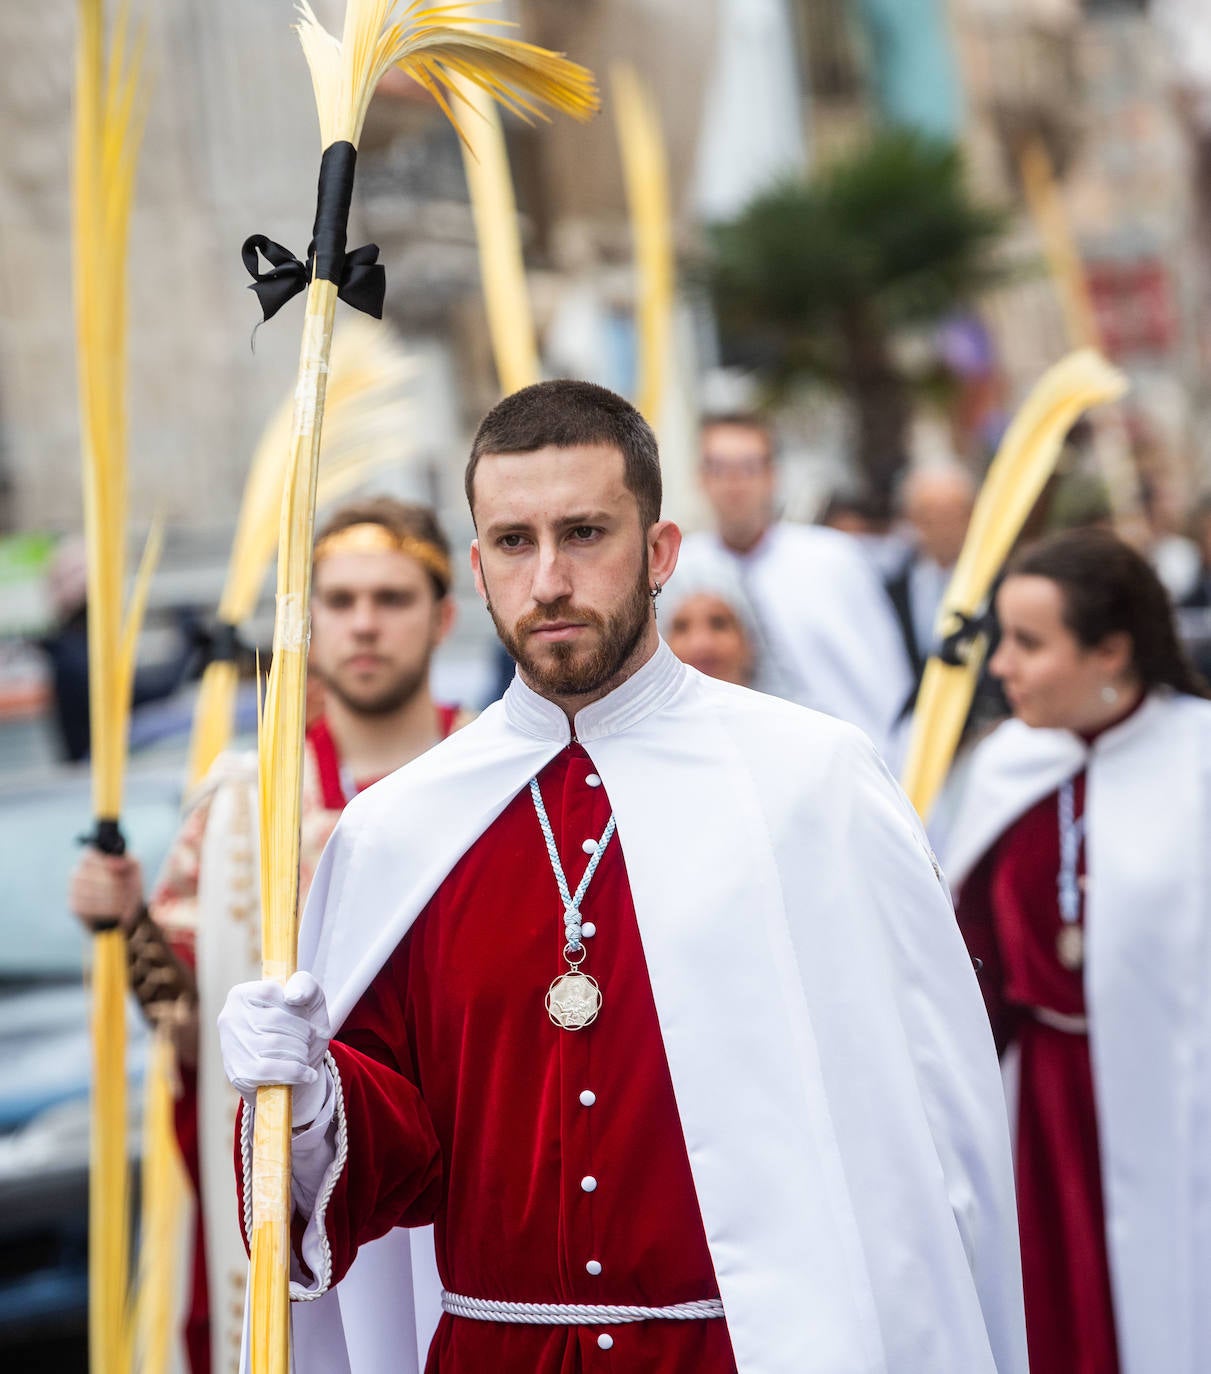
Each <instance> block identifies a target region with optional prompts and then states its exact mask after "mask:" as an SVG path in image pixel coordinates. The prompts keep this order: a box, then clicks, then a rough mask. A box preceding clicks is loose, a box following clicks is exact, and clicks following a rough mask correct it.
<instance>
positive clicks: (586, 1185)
mask: <svg viewBox="0 0 1211 1374" xmlns="http://www.w3.org/2000/svg"><path fill="white" fill-rule="evenodd" d="M580 1186H581V1189H582V1190H583V1191H584V1192H586V1193H592V1192H595V1191H596V1189H597V1180H596V1179H595V1178H594V1177H593V1175H592V1174H585V1176H584V1178H582V1179H581V1180H580Z"/></svg>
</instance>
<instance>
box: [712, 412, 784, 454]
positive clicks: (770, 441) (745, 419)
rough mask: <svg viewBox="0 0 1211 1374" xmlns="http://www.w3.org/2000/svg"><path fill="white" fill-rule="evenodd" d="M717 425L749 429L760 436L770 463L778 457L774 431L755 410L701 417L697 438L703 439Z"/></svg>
mask: <svg viewBox="0 0 1211 1374" xmlns="http://www.w3.org/2000/svg"><path fill="white" fill-rule="evenodd" d="M717 425H733V426H734V427H735V428H736V429H751V430H752V431H753V433H754V434H759V435H760V436H761V441H762V443H763V444H764V445H765V456H766V457H767V458H768V459H769V461H770V462H771V463H772V462H773V461H774V459H775V458H776V457H777V456H778V444H777V441H776V440H775V438H774V431H773V429H772V428H771V426H770V423H769V421H768V420H767V419H766V418H765V417H764V416H763V415H759V414H758V413H757V412H756V411H755V410H726V411H721V412H719V413H718V414H715V415H705V416H703V419H702V422H701V424H699V426H698V437H699V439H700V440H701V439H704V438H705V437H706V432H707V430H709V429H714V428H715V427H716V426H717Z"/></svg>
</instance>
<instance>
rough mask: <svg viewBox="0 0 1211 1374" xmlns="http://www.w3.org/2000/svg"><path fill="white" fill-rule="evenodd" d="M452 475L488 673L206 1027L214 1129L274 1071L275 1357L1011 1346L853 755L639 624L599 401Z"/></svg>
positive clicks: (554, 1360) (633, 476) (560, 1365)
mask: <svg viewBox="0 0 1211 1374" xmlns="http://www.w3.org/2000/svg"><path fill="white" fill-rule="evenodd" d="M466 488H467V496H468V499H469V501H470V504H471V511H472V515H473V517H474V520H475V526H476V532H477V538H476V540H475V542H474V544H473V545H472V549H471V561H472V567H473V569H474V572H475V577H476V582H477V585H478V587H479V590H480V593H481V595H482V596H483V598H484V600H485V602H486V603H487V605H488V608H489V610H490V611H491V614H492V618H493V620H494V622H495V624H496V627H497V631H498V633H499V634H500V637H501V639H502V640H503V641H504V643H505V644H506V646H507V647H508V649H509V651H510V652H511V653H512V654H513V655H514V657H515V658H516V660H517V663H518V673H517V676H516V678H515V679H514V681H513V683H512V685H511V686H510V688H509V690H508V692H507V693H506V695H505V697H504V699H503V700H502V701H500V702H498V703H496V704H494V705H493V706H491V707H490V708H489V709H488V710H487V711H485V712H484V714H483V715H482V716H480V717H479V719H478V720H477V721H476V722H474V723H473V724H471V725H469V726H468V727H467V729H465V730H463V731H461V732H460V733H459V734H458V735H456V736H454V737H452V738H451V739H449V740H447V741H445V742H444V743H443V744H441V745H439V746H438V747H437V748H436V749H434V750H431V751H430V752H429V753H428V754H426V755H424V756H423V757H422V758H420V759H417V760H416V761H415V762H414V763H412V764H410V765H408V767H406V768H404V769H402V770H401V771H400V772H399V773H397V774H395V775H394V776H393V777H392V778H390V779H389V780H387V781H385V782H384V783H382V784H380V785H379V786H378V787H376V788H374V789H372V790H371V791H370V792H368V793H367V794H365V795H364V796H362V797H359V798H357V799H355V800H354V801H353V802H352V803H351V804H350V805H349V807H348V808H346V811H345V813H344V815H343V816H342V818H341V821H340V823H339V824H338V826H337V828H336V831H335V832H334V835H333V838H332V840H331V841H330V843H329V845H328V848H327V849H326V851H325V853H324V856H323V858H322V860H321V862H320V866H319V869H318V870H317V872H316V877H315V881H314V883H313V885H312V889H311V896H310V900H309V902H308V906H307V909H306V912H305V915H304V918H303V925H302V931H301V937H300V968H301V969H302V970H306V971H305V972H300V973H297V974H296V975H295V976H294V977H293V978H292V979H291V980H290V981H289V982H288V983H287V984H286V986H285V987H284V988H283V987H281V986H280V985H278V984H277V983H273V982H266V981H262V982H254V983H251V984H248V985H246V986H243V987H239V988H236V989H234V990H233V991H232V993H231V995H230V997H229V998H228V1002H227V1006H226V1007H225V1008H224V1011H223V1014H222V1016H221V1018H220V1039H221V1042H222V1045H223V1053H224V1061H225V1064H226V1067H227V1071H228V1074H229V1075H230V1077H231V1079H232V1082H233V1083H234V1084H235V1085H236V1087H237V1088H238V1089H239V1090H240V1092H241V1093H242V1094H243V1095H245V1107H244V1114H243V1121H242V1128H243V1131H244V1136H243V1143H244V1145H245V1146H246V1145H247V1143H248V1140H249V1137H248V1134H247V1133H248V1132H249V1131H250V1130H251V1125H252V1116H253V1114H254V1106H253V1104H254V1103H255V1097H254V1094H255V1091H256V1089H257V1088H258V1087H259V1086H263V1085H268V1084H281V1083H285V1084H289V1085H291V1086H292V1087H293V1089H294V1098H293V1101H294V1125H295V1128H296V1130H295V1139H294V1148H293V1196H294V1202H295V1207H296V1212H297V1215H296V1218H295V1235H296V1251H295V1254H294V1258H293V1263H294V1274H293V1282H292V1285H291V1292H292V1296H293V1297H294V1298H295V1299H297V1300H299V1301H296V1303H295V1304H294V1309H293V1313H294V1316H293V1321H294V1359H295V1367H296V1369H298V1370H300V1371H312V1370H316V1371H318V1370H324V1371H326V1374H334V1372H336V1371H344V1370H350V1369H352V1370H355V1371H358V1374H361V1371H371V1370H373V1371H376V1372H377V1371H382V1370H387V1369H390V1370H392V1371H412V1374H415V1371H416V1369H417V1368H418V1367H419V1366H420V1365H424V1366H425V1367H426V1368H427V1369H428V1371H429V1374H482V1372H483V1371H485V1370H492V1371H493V1374H578V1372H579V1371H590V1370H592V1371H609V1370H612V1369H617V1370H627V1371H658V1372H659V1374H737V1371H739V1374H874V1372H875V1371H881V1372H883V1374H922V1372H923V1371H926V1370H928V1371H929V1372H930V1374H993V1371H1000V1374H1022V1372H1023V1371H1024V1370H1025V1368H1026V1359H1025V1341H1024V1333H1023V1327H1022V1313H1021V1284H1020V1276H1019V1268H1018V1249H1017V1231H1016V1225H1015V1219H1014V1196H1013V1182H1012V1178H1011V1171H1010V1160H1009V1149H1008V1138H1007V1137H1008V1132H1007V1129H1006V1121H1005V1109H1004V1105H1003V1097H1002V1092H1001V1084H1000V1078H999V1074H998V1071H997V1064H996V1055H995V1051H994V1049H993V1044H992V1039H991V1036H990V1033H989V1030H988V1025H987V1018H986V1016H985V1015H984V1012H983V1004H982V1000H981V997H980V993H979V990H978V988H977V986H976V981H975V977H974V974H973V972H972V967H971V963H970V961H969V960H968V958H967V956H966V953H965V951H964V948H963V944H962V941H961V939H960V938H959V934H958V930H957V928H956V925H955V921H954V917H953V913H952V911H951V909H950V906H949V902H948V900H947V897H946V894H945V891H944V889H943V887H942V884H941V882H940V881H939V877H938V875H937V873H936V870H935V867H934V865H933V864H932V862H931V855H930V853H929V850H928V848H927V846H926V843H925V841H924V839H923V837H922V833H921V830H920V827H919V825H918V824H917V822H916V820H915V818H914V816H913V814H912V812H911V809H910V808H909V806H908V805H907V803H906V801H905V799H904V798H903V796H902V795H901V793H900V792H899V791H898V789H897V788H896V786H895V784H894V783H893V782H892V781H891V779H890V778H889V777H888V775H887V773H886V771H885V770H884V769H883V767H882V765H881V764H880V763H879V760H878V758H877V756H876V754H875V752H874V750H873V748H872V746H871V745H870V744H869V742H868V741H867V740H866V739H865V738H863V737H862V736H861V735H860V734H859V733H858V732H857V731H856V730H854V729H853V728H851V727H850V726H847V725H844V724H842V723H840V722H838V721H836V720H833V719H830V718H827V717H825V716H823V715H819V714H816V713H814V712H812V711H809V710H806V709H805V708H802V707H800V706H797V705H792V704H790V703H787V702H782V701H777V700H774V699H772V698H768V697H764V696H761V695H759V694H757V693H754V692H751V691H748V690H747V689H745V688H742V687H735V686H732V685H730V684H726V683H720V682H716V681H713V680H711V679H709V678H706V677H704V676H703V675H701V674H699V673H697V672H696V671H694V670H693V669H691V668H687V667H685V666H683V665H682V664H681V663H679V662H678V661H677V659H676V658H675V657H674V656H673V654H672V653H671V652H670V650H669V649H668V648H667V646H665V645H664V644H662V643H661V641H660V638H659V636H658V634H657V628H656V620H655V615H654V612H653V603H654V601H655V598H656V597H657V596H658V595H659V592H660V589H661V587H662V586H663V584H664V583H665V581H666V580H667V579H668V578H669V577H670V575H671V574H672V572H673V569H674V567H675V565H676V561H677V552H678V546H679V544H680V533H679V531H678V530H677V528H676V526H675V525H673V524H672V523H671V522H669V521H667V520H662V519H661V518H660V469H659V461H658V456H657V450H656V441H655V438H654V436H653V434H652V431H651V429H650V428H649V427H648V425H647V424H646V422H645V421H644V420H643V419H642V417H641V416H640V415H639V414H638V413H637V412H636V411H635V410H634V409H633V408H632V407H631V406H630V405H628V404H627V402H625V401H624V400H622V399H621V398H620V397H618V396H615V395H613V394H612V393H611V392H608V391H605V390H604V389H602V388H600V387H596V386H592V385H590V384H588V383H583V382H572V381H554V382H544V383H541V384H539V385H537V386H532V387H528V388H526V389H525V390H523V391H520V392H518V393H516V394H515V395H513V396H510V397H508V398H506V399H505V400H504V401H502V402H501V403H500V404H499V405H498V406H496V407H495V409H493V410H492V411H491V412H490V413H489V415H488V416H487V418H486V419H485V420H484V421H483V423H482V425H481V426H480V428H479V432H478V434H477V435H476V438H475V441H474V445H473V447H472V450H471V458H470V462H469V464H468V468H467V475H466ZM249 1157H250V1155H249V1152H248V1151H247V1150H243V1151H241V1159H245V1158H249ZM239 1167H240V1168H241V1169H242V1168H243V1166H242V1164H241V1165H240V1166H239ZM242 1184H243V1190H244V1196H245V1198H246V1199H247V1198H248V1197H249V1195H250V1189H251V1184H252V1180H250V1179H249V1178H247V1177H244V1178H243V1180H242ZM401 1228H409V1229H408V1230H404V1229H401ZM434 1278H436V1280H437V1282H436V1283H433V1282H432V1280H433V1279H434ZM426 1351H427V1355H426Z"/></svg>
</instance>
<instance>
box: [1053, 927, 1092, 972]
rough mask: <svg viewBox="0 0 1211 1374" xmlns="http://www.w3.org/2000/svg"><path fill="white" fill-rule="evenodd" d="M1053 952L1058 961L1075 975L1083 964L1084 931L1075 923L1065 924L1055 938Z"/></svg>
mask: <svg viewBox="0 0 1211 1374" xmlns="http://www.w3.org/2000/svg"><path fill="white" fill-rule="evenodd" d="M1055 952H1056V954H1057V956H1058V957H1059V961H1060V963H1061V964H1063V966H1064V967H1065V968H1066V969H1067V970H1068V971H1069V972H1070V973H1075V972H1076V971H1077V970H1078V969H1079V968H1081V967H1083V965H1084V963H1085V930H1084V927H1083V926H1079V925H1077V924H1076V922H1075V921H1069V922H1065V923H1064V925H1062V926H1061V927H1060V933H1059V934H1058V935H1057V936H1056V937H1055Z"/></svg>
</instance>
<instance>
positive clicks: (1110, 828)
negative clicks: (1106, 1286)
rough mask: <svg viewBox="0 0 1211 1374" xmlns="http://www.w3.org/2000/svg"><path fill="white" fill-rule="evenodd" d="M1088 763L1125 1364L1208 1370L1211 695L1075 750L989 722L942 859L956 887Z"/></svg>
mask: <svg viewBox="0 0 1211 1374" xmlns="http://www.w3.org/2000/svg"><path fill="white" fill-rule="evenodd" d="M1082 767H1085V768H1087V769H1088V775H1087V787H1088V794H1087V796H1088V799H1087V802H1086V815H1087V818H1088V820H1087V836H1088V839H1087V846H1088V848H1087V868H1088V873H1089V882H1088V889H1087V899H1086V900H1087V907H1086V916H1085V919H1086V924H1087V938H1086V956H1087V957H1086V965H1085V993H1086V998H1087V1002H1088V1007H1089V1032H1090V1052H1091V1056H1092V1061H1093V1076H1094V1090H1095V1096H1096V1099H1097V1111H1098V1133H1099V1142H1100V1149H1101V1157H1102V1176H1103V1186H1104V1190H1105V1199H1106V1231H1107V1240H1108V1245H1109V1252H1110V1270H1111V1280H1112V1286H1113V1292H1114V1305H1115V1317H1116V1322H1117V1325H1118V1337H1119V1353H1120V1360H1121V1365H1122V1370H1123V1374H1157V1372H1158V1371H1161V1370H1163V1371H1164V1374H1205V1371H1206V1370H1207V1369H1208V1368H1211V873H1209V871H1208V865H1209V859H1211V853H1209V850H1208V841H1209V840H1211V703H1209V702H1206V701H1200V700H1196V699H1194V698H1191V697H1185V696H1175V695H1171V694H1158V695H1154V696H1152V697H1151V698H1150V699H1149V700H1147V701H1146V702H1145V703H1144V705H1143V706H1142V707H1141V708H1140V709H1139V710H1138V711H1137V712H1135V714H1133V715H1132V716H1130V717H1129V718H1128V719H1127V720H1126V721H1124V722H1123V723H1122V724H1121V725H1119V726H1116V727H1115V728H1114V729H1112V730H1108V731H1106V732H1105V734H1103V735H1101V736H1099V737H1098V739H1097V740H1096V741H1095V742H1094V744H1093V746H1092V747H1091V748H1088V749H1087V748H1086V747H1085V745H1084V743H1083V742H1082V741H1081V740H1080V739H1078V738H1077V737H1076V736H1075V735H1072V734H1069V733H1068V732H1067V731H1061V730H1032V729H1030V728H1028V727H1027V726H1025V725H1022V724H1021V723H1020V722H1018V721H1010V722H1007V723H1006V724H1004V725H1002V726H1000V727H999V728H998V729H997V730H996V731H994V732H993V734H992V735H991V736H990V737H989V738H988V739H987V740H986V741H985V742H984V743H983V744H982V745H981V746H980V747H979V748H978V749H977V750H976V753H975V757H974V760H973V763H972V768H971V774H970V779H969V782H968V785H967V790H966V792H965V794H964V796H963V800H962V806H961V811H960V814H959V816H958V819H957V821H956V824H955V828H954V830H953V832H952V834H951V836H950V839H949V841H948V845H947V851H946V853H945V854H944V855H943V858H944V861H945V868H946V872H947V874H948V876H949V877H950V879H951V881H952V883H953V884H954V885H955V888H956V890H958V888H959V887H960V886H961V884H962V882H963V880H964V879H965V878H966V877H967V875H968V874H969V873H970V872H971V870H972V868H973V867H974V866H975V865H976V864H977V863H978V862H979V860H980V859H981V858H982V857H983V855H984V854H986V853H987V852H988V850H989V848H990V847H991V845H992V844H993V843H994V841H995V840H996V839H997V838H998V837H999V836H1000V835H1001V834H1003V833H1004V831H1005V830H1006V829H1007V828H1008V827H1009V825H1010V824H1011V823H1012V822H1013V821H1014V820H1016V819H1017V817H1019V816H1021V815H1022V814H1023V813H1024V812H1025V811H1026V810H1028V809H1029V808H1030V807H1031V806H1033V805H1034V803H1035V802H1036V801H1039V800H1040V799H1041V798H1042V797H1045V796H1046V795H1047V794H1048V793H1049V792H1052V791H1054V790H1055V789H1056V788H1057V787H1058V786H1059V785H1060V783H1061V782H1063V780H1064V779H1065V778H1067V777H1071V776H1072V775H1073V774H1074V773H1075V772H1077V771H1079V770H1080V769H1081V768H1082Z"/></svg>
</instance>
